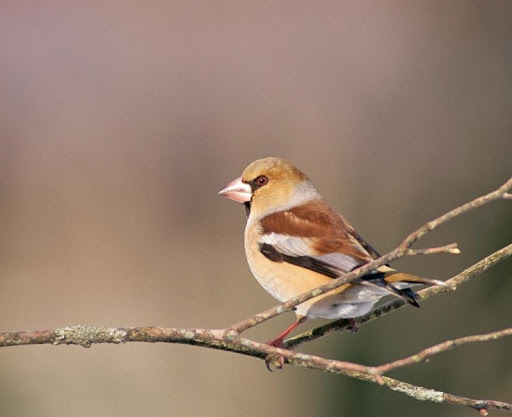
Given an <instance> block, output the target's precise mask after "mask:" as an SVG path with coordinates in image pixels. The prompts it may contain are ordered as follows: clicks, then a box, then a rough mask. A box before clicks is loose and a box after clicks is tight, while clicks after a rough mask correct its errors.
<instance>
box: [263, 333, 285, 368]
mask: <svg viewBox="0 0 512 417" xmlns="http://www.w3.org/2000/svg"><path fill="white" fill-rule="evenodd" d="M267 345H269V346H273V347H276V348H279V349H284V344H283V338H282V337H276V338H275V339H272V340H270V341H269V342H267ZM284 363H285V358H284V357H283V356H280V355H272V354H270V355H267V357H266V358H265V365H266V366H267V369H268V370H269V371H270V372H274V369H283V366H284Z"/></svg>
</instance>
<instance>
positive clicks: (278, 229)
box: [260, 200, 378, 277]
mask: <svg viewBox="0 0 512 417" xmlns="http://www.w3.org/2000/svg"><path fill="white" fill-rule="evenodd" d="M261 226H262V229H263V234H262V237H261V239H260V250H261V251H262V253H263V254H264V255H265V256H267V258H269V259H271V260H273V261H275V262H289V263H293V264H295V265H298V266H302V267H304V268H308V269H311V270H314V271H316V272H320V273H323V274H324V275H327V276H331V277H336V276H339V275H341V274H343V273H345V272H349V271H351V270H352V269H354V268H357V267H358V266H360V265H363V264H365V263H368V262H369V261H371V260H372V259H373V258H374V257H378V253H377V252H376V251H375V250H374V249H373V248H372V247H371V246H370V245H369V244H367V243H366V242H365V241H364V240H363V239H361V237H360V236H359V235H358V234H357V233H356V232H355V230H354V229H353V228H352V226H350V224H349V223H348V222H347V221H346V220H345V219H344V218H343V217H342V216H341V215H339V214H338V213H337V212H336V211H335V210H334V209H333V208H332V207H331V206H329V205H328V204H327V203H326V202H325V201H323V200H315V201H312V202H310V203H308V204H305V205H302V206H300V207H296V208H293V209H290V210H286V211H281V212H277V213H272V214H270V215H268V216H266V217H265V218H263V219H262V220H261Z"/></svg>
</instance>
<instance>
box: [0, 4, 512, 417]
mask: <svg viewBox="0 0 512 417" xmlns="http://www.w3.org/2000/svg"><path fill="white" fill-rule="evenodd" d="M511 21H512V3H511V2H510V1H509V0H503V1H486V2H484V1H465V0H464V1H462V0H461V1H450V2H446V1H444V0H439V1H415V2H411V1H405V0H403V1H398V0H386V1H380V2H358V1H353V2H349V1H339V2H332V1H318V2H308V3H305V2H304V3H303V2H291V1H283V2H252V3H250V2H230V1H224V0H222V1H216V2H195V1H169V2H164V1H154V2H149V3H143V2H136V1H123V2H121V1H118V2H115V1H114V2H100V1H89V2H82V3H73V2H56V1H45V2H35V1H32V2H30V1H27V2H25V1H18V2H14V1H4V2H2V6H1V13H0V33H1V36H0V56H1V59H0V225H1V234H0V288H1V292H0V328H1V329H2V330H22V329H38V328H52V327H59V326H66V325H72V324H89V325H108V326H136V325H161V326H176V327H214V328H219V327H224V326H227V325H229V324H231V323H233V322H236V321H238V320H241V319H243V318H246V317H248V316H250V315H252V314H254V313H256V312H258V311H261V310H263V309H266V308H267V307H270V306H272V305H274V304H275V301H274V300H273V299H271V298H270V296H268V295H267V294H266V293H265V292H264V291H263V290H262V289H261V288H260V287H259V286H258V284H257V282H256V281H255V280H254V279H253V278H252V276H251V274H250V272H249V270H248V267H247V265H246V260H245V256H244V253H243V245H242V239H243V228H244V223H245V215H244V211H243V209H242V207H240V206H238V205H236V204H235V203H233V202H229V201H227V200H224V199H222V198H220V197H218V196H217V195H216V193H217V191H218V190H219V189H220V188H221V187H222V186H224V185H225V184H226V183H227V182H228V181H230V180H232V179H233V178H235V177H236V176H238V175H240V173H241V171H242V169H243V168H244V167H245V166H246V165H247V164H248V163H249V162H251V161H252V160H254V159H256V158H259V157H264V156H268V155H275V156H281V157H284V158H287V159H289V160H291V161H293V162H294V163H295V164H296V165H297V166H298V167H300V168H301V169H303V170H304V171H305V172H306V173H308V174H309V175H310V177H311V178H312V179H313V180H314V181H315V183H316V184H317V186H318V187H319V189H320V191H321V192H322V193H323V195H324V196H325V197H326V198H327V199H328V200H329V201H330V202H331V203H332V204H333V205H334V206H335V207H336V208H337V209H339V210H340V211H341V212H342V213H343V214H344V215H345V216H346V217H347V218H348V219H349V220H350V221H351V222H352V223H353V224H354V225H355V226H356V228H357V229H358V231H359V232H360V233H361V235H362V236H364V237H365V238H366V239H367V240H368V241H370V242H371V243H372V244H374V246H376V247H377V248H378V249H379V250H380V251H381V252H385V251H388V250H391V249H392V248H393V247H394V246H395V245H397V244H398V243H399V242H400V240H401V239H402V238H403V237H404V236H405V235H406V234H407V233H408V232H410V231H412V230H413V229H414V228H416V227H418V226H420V225H421V224H423V223H424V222H426V221H428V220H429V219H432V218H434V217H436V216H438V215H440V214H442V213H444V212H445V211H447V210H449V209H451V208H453V207H455V206H457V205H459V204H461V203H463V202H466V201H468V200H470V199H472V198H474V197H476V196H478V195H480V194H483V193H485V192H488V191H491V190H492V189H494V188H495V187H497V186H498V185H500V184H501V183H503V182H504V181H505V180H506V179H507V178H508V177H510V175H511V174H512V169H511V167H512V162H511V161H512V160H511V155H512V113H511V109H512V76H511V74H512V25H511V24H510V22H511ZM510 214H511V206H510V203H509V202H496V203H493V204H491V205H489V206H487V207H485V208H483V209H481V210H479V211H478V212H474V213H471V214H469V215H466V216H464V217H463V218H459V219H457V220H455V221H453V222H452V223H450V224H449V225H447V226H445V227H443V228H442V229H441V230H439V231H438V232H436V233H434V234H432V235H431V236H428V237H427V238H426V239H425V240H424V241H423V242H422V245H435V244H444V243H449V242H453V241H457V242H459V244H460V247H461V249H462V251H463V254H462V255H460V256H457V257H455V256H447V255H444V256H432V257H423V258H419V257H418V258H415V259H407V260H402V261H400V262H397V263H396V264H395V265H396V266H397V267H400V268H402V269H405V270H407V271H410V272H414V273H417V274H422V275H424V276H431V277H437V278H443V279H444V278H448V277H449V276H451V275H453V274H455V273H456V272H458V271H460V270H462V269H464V268H465V267H467V266H469V265H471V264H472V263H474V262H476V261H477V260H479V259H481V258H482V257H484V256H486V255H488V254H489V253H491V252H493V251H495V250H497V249H499V248H501V247H503V246H505V245H506V244H508V243H510V241H511V237H512V232H511V227H510V225H511V219H510ZM511 272H512V268H511V262H510V261H508V262H505V263H503V264H500V265H499V266H497V267H495V268H493V269H492V270H490V271H488V272H486V273H485V274H483V275H482V276H481V278H479V279H477V280H475V281H473V282H471V283H470V284H468V285H467V286H465V287H463V288H461V289H460V290H459V291H458V292H457V293H455V294H449V295H445V296H442V297H439V298H438V299H435V300H431V301H428V302H425V303H424V304H423V306H422V308H421V309H420V310H416V309H412V308H407V309H403V310H401V311H399V312H396V313H394V314H392V315H389V316H387V317H386V318H383V319H381V320H378V321H376V322H373V323H371V324H369V325H366V326H364V327H362V328H361V329H360V331H359V332H358V334H356V335H350V334H339V335H335V336H332V337H329V338H327V339H325V340H321V341H318V342H315V343H312V344H311V345H309V346H307V347H305V348H304V350H305V351H307V352H312V353H315V354H319V355H326V356H328V357H333V358H338V359H343V360H348V361H356V362H361V363H367V364H378V363H382V362H386V361H389V360H392V359H396V358H399V357H401V356H405V355H408V354H411V353H413V352H415V351H417V350H419V349H421V348H423V347H425V346H428V345H429V344H433V343H436V342H440V341H442V340H444V339H447V338H454V337H459V336H463V335H467V334H474V333H479V332H487V331H492V330H497V329H500V328H502V327H504V326H506V325H510V316H511V307H510V294H511V293H512V283H511V279H512V276H511ZM291 319H292V316H291V315H288V316H286V317H280V318H278V319H277V320H274V321H272V322H270V323H267V324H265V325H262V326H260V327H259V328H257V329H254V330H252V331H251V332H250V333H249V334H250V335H251V336H252V337H254V338H256V339H258V340H266V339H269V338H270V337H273V336H275V334H276V332H278V331H279V330H281V328H282V327H283V326H285V325H286V324H288V323H289V321H290V320H291ZM321 323H322V321H317V322H316V324H321ZM510 350H511V342H510V340H501V341H498V342H494V343H488V344H485V345H473V346H466V347H463V348H460V349H458V350H457V351H453V352H450V353H446V354H444V355H442V356H440V357H436V358H435V359H433V360H432V361H431V362H430V363H428V364H422V365H417V366H415V367H411V368H408V369H404V370H400V371H396V372H394V373H393V374H392V375H393V376H396V377H397V378H403V379H405V380H407V381H410V382H412V383H416V384H419V385H423V386H428V387H433V388H437V389H440V390H448V391H449V392H453V393H456V394H461V395H467V396H474V397H480V398H492V399H501V400H508V401H511V400H512V397H511V392H512V372H511V365H512V361H511V356H510ZM349 413H350V414H352V415H364V416H374V415H379V416H388V415H396V414H397V413H398V414H400V415H409V414H414V415H417V416H429V415H432V413H435V414H436V415H437V416H447V415H450V416H463V415H468V413H470V411H468V410H464V409H458V408H454V407H450V406H441V405H436V404H432V403H421V402H418V401H414V400H412V399H409V398H407V397H405V396H403V395H401V394H398V393H393V392H391V391H388V390H385V389H382V388H380V387H377V386H375V385H372V384H367V383H363V382H359V381H354V380H350V379H347V378H344V377H339V376H333V375H327V374H321V373H317V372H313V371H308V370H303V369H294V368H287V369H285V370H284V371H283V372H278V373H273V374H271V373H269V372H267V371H266V369H265V367H264V365H263V364H262V363H261V362H260V361H256V360H251V359H249V358H245V357H240V356H237V355H233V354H228V353H223V352H217V351H208V350H202V349H198V348H191V347H187V346H174V345H149V344H138V345H137V344H128V345H122V346H94V347H92V348H91V349H88V350H84V349H82V348H79V347H52V346H30V347H20V348H6V349H2V350H1V351H0V415H2V416H9V417H18V416H20V417H21V416H29V415H38V416H52V417H53V416H92V415H94V416H117V415H119V416H121V415H122V416H127V417H130V416H140V415H150V416H169V415H176V416H182V415H183V416H197V415H208V416H221V415H222V416H251V417H252V416H283V415H294V416H332V415H337V416H338V415H348V414H349Z"/></svg>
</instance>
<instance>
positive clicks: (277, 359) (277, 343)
mask: <svg viewBox="0 0 512 417" xmlns="http://www.w3.org/2000/svg"><path fill="white" fill-rule="evenodd" d="M307 320H308V318H307V317H305V316H303V317H299V318H298V319H297V321H295V322H294V323H293V324H292V325H291V326H290V327H288V328H287V329H286V330H285V331H284V332H282V333H281V334H280V335H279V336H277V337H276V338H275V339H272V340H270V341H269V342H267V345H269V346H274V347H277V348H281V349H283V348H284V345H283V340H284V338H285V337H286V336H288V335H289V334H290V332H292V331H293V329H295V328H296V327H298V326H300V325H301V324H302V323H305V322H306V321H307ZM265 364H266V365H267V369H268V370H269V371H270V372H272V365H273V366H275V367H276V368H277V369H282V368H283V366H284V357H282V356H279V355H268V356H267V357H266V358H265Z"/></svg>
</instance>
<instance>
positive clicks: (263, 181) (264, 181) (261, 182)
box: [256, 175, 268, 187]
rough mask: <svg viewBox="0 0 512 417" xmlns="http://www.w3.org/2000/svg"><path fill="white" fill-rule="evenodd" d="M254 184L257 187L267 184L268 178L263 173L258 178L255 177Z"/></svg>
mask: <svg viewBox="0 0 512 417" xmlns="http://www.w3.org/2000/svg"><path fill="white" fill-rule="evenodd" d="M256 184H257V185H258V187H263V186H264V185H266V184H268V178H267V177H265V175H260V176H259V177H258V178H256Z"/></svg>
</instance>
